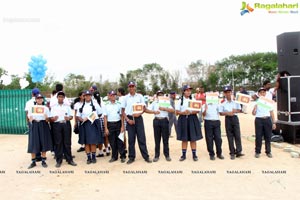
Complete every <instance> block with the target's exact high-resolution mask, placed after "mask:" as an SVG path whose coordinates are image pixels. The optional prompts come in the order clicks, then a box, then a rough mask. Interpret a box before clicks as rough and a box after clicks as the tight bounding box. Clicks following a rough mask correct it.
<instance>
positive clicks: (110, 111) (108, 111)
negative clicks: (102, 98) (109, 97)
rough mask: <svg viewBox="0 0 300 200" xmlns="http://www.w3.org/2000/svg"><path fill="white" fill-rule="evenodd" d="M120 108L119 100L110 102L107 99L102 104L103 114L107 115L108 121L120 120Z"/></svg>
mask: <svg viewBox="0 0 300 200" xmlns="http://www.w3.org/2000/svg"><path fill="white" fill-rule="evenodd" d="M121 114H122V108H121V103H120V102H119V101H115V103H112V102H111V101H108V102H106V103H105V104H104V106H103V115H105V116H107V121H108V122H117V121H120V120H121Z"/></svg>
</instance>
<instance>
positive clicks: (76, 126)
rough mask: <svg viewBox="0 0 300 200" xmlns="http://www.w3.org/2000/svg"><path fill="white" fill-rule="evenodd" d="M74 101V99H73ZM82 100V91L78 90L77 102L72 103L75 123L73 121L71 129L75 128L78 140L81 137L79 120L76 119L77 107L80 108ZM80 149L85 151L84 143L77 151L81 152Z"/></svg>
mask: <svg viewBox="0 0 300 200" xmlns="http://www.w3.org/2000/svg"><path fill="white" fill-rule="evenodd" d="M74 102H75V100H74ZM83 102H84V91H82V92H79V94H78V100H77V102H76V103H75V104H74V112H75V115H74V116H75V123H74V129H73V130H76V131H77V133H76V134H78V137H79V140H78V141H80V137H81V134H80V131H79V126H80V122H79V121H78V120H77V117H76V116H77V113H78V111H79V109H80V108H81V106H82V104H83ZM82 151H85V148H84V145H83V144H82V145H81V147H80V148H79V149H78V150H77V152H82Z"/></svg>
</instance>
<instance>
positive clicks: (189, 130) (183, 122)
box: [177, 114, 203, 141]
mask: <svg viewBox="0 0 300 200" xmlns="http://www.w3.org/2000/svg"><path fill="white" fill-rule="evenodd" d="M177 128H178V130H177V140H180V141H197V140H201V139H202V138H203V136H202V131H201V127H200V123H199V120H198V117H197V115H196V114H195V115H187V116H186V115H179V117H178V124H177Z"/></svg>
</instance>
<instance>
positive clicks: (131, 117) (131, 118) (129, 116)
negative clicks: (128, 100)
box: [127, 115, 142, 120]
mask: <svg viewBox="0 0 300 200" xmlns="http://www.w3.org/2000/svg"><path fill="white" fill-rule="evenodd" d="M127 117H128V119H130V120H133V118H139V117H142V115H140V116H138V117H133V116H132V115H127Z"/></svg>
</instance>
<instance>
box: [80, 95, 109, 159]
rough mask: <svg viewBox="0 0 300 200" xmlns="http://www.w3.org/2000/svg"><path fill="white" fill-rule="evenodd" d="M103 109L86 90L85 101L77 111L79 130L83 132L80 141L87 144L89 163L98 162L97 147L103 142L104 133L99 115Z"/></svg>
mask: <svg viewBox="0 0 300 200" xmlns="http://www.w3.org/2000/svg"><path fill="white" fill-rule="evenodd" d="M101 114H102V109H101V108H100V106H99V105H98V104H97V103H94V102H93V100H92V93H91V92H90V91H86V92H85V101H84V102H83V104H82V106H81V108H79V112H77V115H76V117H77V121H79V122H80V123H81V125H80V126H79V132H80V134H81V136H80V140H79V143H80V144H82V145H83V144H84V145H85V152H86V155H87V162H86V163H87V164H91V163H96V162H97V160H96V149H97V145H98V144H103V135H101V133H102V132H103V131H101V125H100V121H99V116H100V115H101Z"/></svg>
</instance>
